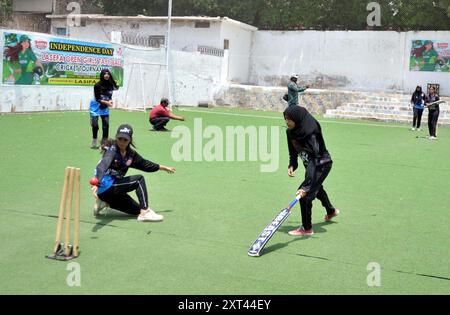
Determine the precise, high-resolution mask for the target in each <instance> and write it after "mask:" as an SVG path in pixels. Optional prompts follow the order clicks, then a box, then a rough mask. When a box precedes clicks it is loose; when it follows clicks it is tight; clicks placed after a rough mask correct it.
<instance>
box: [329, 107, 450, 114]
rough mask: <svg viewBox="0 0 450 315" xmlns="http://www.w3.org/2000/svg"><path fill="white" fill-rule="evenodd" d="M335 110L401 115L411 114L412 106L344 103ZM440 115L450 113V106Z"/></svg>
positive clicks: (442, 110) (425, 112)
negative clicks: (371, 105)
mask: <svg viewBox="0 0 450 315" xmlns="http://www.w3.org/2000/svg"><path fill="white" fill-rule="evenodd" d="M337 110H340V111H343V112H347V111H350V112H361V113H381V114H384V113H386V114H395V115H402V114H410V115H412V113H413V110H412V108H408V107H398V108H392V107H387V108H384V107H382V108H380V107H378V108H376V107H375V108H366V107H357V106H349V105H345V106H341V107H338V108H337ZM427 113H428V111H427V110H425V111H424V115H426V114H427ZM440 115H441V116H447V115H450V108H446V109H442V108H441V109H440Z"/></svg>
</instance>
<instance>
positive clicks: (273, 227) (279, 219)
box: [248, 195, 301, 257]
mask: <svg viewBox="0 0 450 315" xmlns="http://www.w3.org/2000/svg"><path fill="white" fill-rule="evenodd" d="M300 198H301V197H300V195H298V196H297V197H296V198H295V199H294V200H293V201H292V202H291V203H290V204H289V206H287V208H284V209H283V210H281V211H280V213H278V215H277V216H276V217H275V219H273V220H272V222H271V223H269V225H268V226H266V228H265V229H264V230H263V231H262V232H261V234H259V236H258V238H257V239H256V240H255V241H254V242H253V244H252V246H250V249H249V250H248V255H249V256H252V257H258V256H260V253H261V251H262V250H263V248H264V246H266V244H267V242H269V240H270V239H271V238H272V236H273V235H274V234H275V232H276V231H277V230H278V228H279V227H280V226H281V225H282V224H283V222H284V221H285V220H286V219H287V218H288V217H289V215H290V214H291V209H292V207H294V206H295V205H296V204H297V202H298V201H299V200H300Z"/></svg>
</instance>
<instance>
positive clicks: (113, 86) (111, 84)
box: [98, 69, 119, 90]
mask: <svg viewBox="0 0 450 315" xmlns="http://www.w3.org/2000/svg"><path fill="white" fill-rule="evenodd" d="M106 73H109V80H105V78H104V76H105V74H106ZM98 84H99V85H100V86H101V87H102V88H103V89H106V90H117V89H118V88H119V87H118V85H117V83H116V81H115V80H114V78H113V75H112V73H111V71H109V70H108V69H103V70H102V71H101V72H100V81H99V82H98Z"/></svg>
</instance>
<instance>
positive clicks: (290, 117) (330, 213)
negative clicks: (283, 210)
mask: <svg viewBox="0 0 450 315" xmlns="http://www.w3.org/2000/svg"><path fill="white" fill-rule="evenodd" d="M284 119H285V122H286V125H287V127H288V129H287V131H286V133H287V140H288V148H289V157H290V161H289V167H288V175H289V176H290V177H294V172H295V170H296V169H297V168H298V162H297V161H298V156H299V154H300V156H301V158H302V160H303V164H304V166H305V168H306V171H305V180H304V181H303V182H302V183H301V185H300V187H299V188H298V191H297V194H298V195H301V197H302V198H301V199H300V209H301V215H302V226H300V227H299V228H298V229H296V230H293V231H290V232H289V234H290V235H294V236H299V235H313V234H314V231H313V229H312V220H311V215H312V202H313V200H314V199H315V198H316V197H317V198H318V199H319V200H320V201H321V202H322V205H323V206H324V207H325V209H326V211H327V215H326V216H325V221H330V220H331V219H332V218H333V217H335V216H337V215H338V214H339V210H338V209H335V208H334V207H333V205H332V204H331V202H330V200H329V199H328V195H327V193H326V192H325V190H324V188H323V186H322V184H323V182H324V181H325V179H326V177H327V176H328V174H329V173H330V170H331V166H332V164H333V161H332V160H331V156H330V154H329V152H328V150H327V148H326V146H325V142H324V140H323V136H322V129H321V127H320V124H319V122H318V121H317V120H316V119H315V118H314V117H313V116H312V115H311V114H310V113H309V112H308V111H307V110H306V109H305V108H303V107H300V106H291V107H288V108H287V109H286V110H285V111H284Z"/></svg>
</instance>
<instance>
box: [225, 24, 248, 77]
mask: <svg viewBox="0 0 450 315" xmlns="http://www.w3.org/2000/svg"><path fill="white" fill-rule="evenodd" d="M253 34H254V32H253V31H251V30H247V29H242V28H240V27H239V26H238V25H235V24H225V23H224V24H222V29H221V33H220V41H221V45H222V47H221V48H223V45H224V40H225V39H228V40H229V50H228V53H229V57H228V62H229V67H230V68H229V72H228V79H229V80H230V81H233V82H240V83H248V82H249V80H250V51H251V45H252V39H253Z"/></svg>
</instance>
